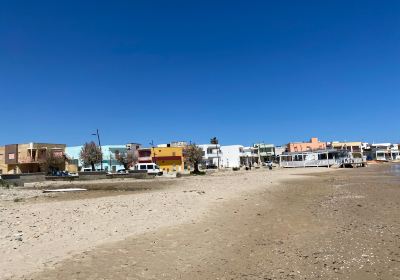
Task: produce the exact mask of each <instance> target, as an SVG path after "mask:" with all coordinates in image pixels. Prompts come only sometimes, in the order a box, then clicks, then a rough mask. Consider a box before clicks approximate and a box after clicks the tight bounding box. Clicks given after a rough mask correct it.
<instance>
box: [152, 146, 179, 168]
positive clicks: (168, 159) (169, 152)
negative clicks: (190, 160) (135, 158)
mask: <svg viewBox="0 0 400 280" xmlns="http://www.w3.org/2000/svg"><path fill="white" fill-rule="evenodd" d="M151 158H152V159H153V161H154V162H155V163H156V164H157V165H158V166H160V168H161V169H162V170H163V171H165V172H174V171H178V172H179V171H183V170H184V168H185V163H184V158H183V147H154V148H152V149H151Z"/></svg>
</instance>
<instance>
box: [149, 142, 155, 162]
mask: <svg viewBox="0 0 400 280" xmlns="http://www.w3.org/2000/svg"><path fill="white" fill-rule="evenodd" d="M149 144H150V145H151V148H152V149H153V155H154V157H153V158H154V159H153V158H152V159H151V161H152V162H153V163H155V164H157V160H156V152H155V151H154V141H153V140H151V142H150V143H149Z"/></svg>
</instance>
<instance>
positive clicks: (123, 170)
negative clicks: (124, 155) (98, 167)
mask: <svg viewBox="0 0 400 280" xmlns="http://www.w3.org/2000/svg"><path fill="white" fill-rule="evenodd" d="M117 173H126V170H125V169H119V170H118V171H117Z"/></svg>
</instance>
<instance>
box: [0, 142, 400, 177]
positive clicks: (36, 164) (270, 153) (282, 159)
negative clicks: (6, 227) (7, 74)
mask: <svg viewBox="0 0 400 280" xmlns="http://www.w3.org/2000/svg"><path fill="white" fill-rule="evenodd" d="M187 145H188V143H187V142H184V141H179V142H171V143H168V144H161V145H156V146H152V147H143V146H142V145H141V144H139V143H127V144H123V145H104V146H101V149H102V154H103V160H102V162H101V163H100V164H97V165H96V169H97V170H101V169H103V170H105V171H108V172H117V171H118V170H120V169H123V168H124V166H123V165H122V164H121V163H120V162H119V161H118V160H117V159H116V153H126V152H128V151H130V152H132V153H134V154H135V155H136V158H137V161H138V162H139V163H150V162H154V163H156V164H157V165H158V166H160V168H161V169H162V170H163V171H164V172H167V173H168V172H181V171H184V170H187V169H189V168H190V167H189V166H186V164H185V159H184V152H183V149H184V147H185V146H187ZM198 146H199V147H200V148H201V149H202V151H203V161H202V163H201V167H202V168H218V169H221V168H240V167H243V166H250V167H251V166H261V165H263V164H264V163H266V162H276V163H279V165H280V166H282V167H306V166H330V165H335V164H338V163H339V164H344V163H354V164H363V163H364V162H366V161H396V160H400V151H399V145H398V144H391V143H378V144H368V143H364V142H361V141H360V142H337V141H333V142H321V141H319V140H318V138H311V139H310V141H306V142H291V143H288V144H287V145H283V146H275V145H274V144H266V143H255V144H253V145H252V146H243V145H220V144H201V145H198ZM81 149H82V146H72V147H67V146H66V145H65V144H50V143H27V144H11V145H5V146H2V147H0V174H10V173H11V174H12V173H35V172H42V171H43V170H42V169H43V168H42V164H43V162H44V161H45V159H46V157H47V156H49V154H50V153H51V154H53V155H57V156H59V157H64V158H65V161H63V162H60V163H59V166H57V169H59V170H68V171H70V172H77V171H81V170H85V169H86V168H87V169H88V170H89V167H86V166H83V164H82V162H81V161H80V159H79V154H80V151H81Z"/></svg>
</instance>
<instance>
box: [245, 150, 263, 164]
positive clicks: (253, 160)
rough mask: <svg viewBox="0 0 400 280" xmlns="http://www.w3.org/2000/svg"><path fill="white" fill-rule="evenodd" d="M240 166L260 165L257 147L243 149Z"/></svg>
mask: <svg viewBox="0 0 400 280" xmlns="http://www.w3.org/2000/svg"><path fill="white" fill-rule="evenodd" d="M241 164H242V165H246V166H250V165H252V166H254V165H258V164H260V155H259V148H258V147H243V155H242V157H241Z"/></svg>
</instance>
